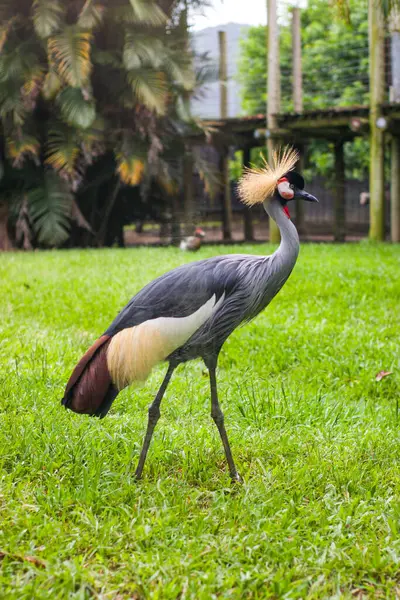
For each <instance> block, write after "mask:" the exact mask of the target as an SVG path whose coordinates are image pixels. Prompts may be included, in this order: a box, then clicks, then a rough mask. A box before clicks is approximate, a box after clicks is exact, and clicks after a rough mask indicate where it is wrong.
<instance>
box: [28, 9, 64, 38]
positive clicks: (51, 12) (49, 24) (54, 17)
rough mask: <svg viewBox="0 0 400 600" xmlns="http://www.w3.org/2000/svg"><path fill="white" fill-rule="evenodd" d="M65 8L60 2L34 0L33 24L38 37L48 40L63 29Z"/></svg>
mask: <svg viewBox="0 0 400 600" xmlns="http://www.w3.org/2000/svg"><path fill="white" fill-rule="evenodd" d="M63 19H64V8H63V6H62V4H61V3H60V2H59V0H34V2H33V24H34V27H35V31H36V33H37V35H38V36H39V37H40V38H42V39H47V38H48V37H50V36H51V35H54V34H55V33H56V32H57V31H59V29H60V28H61V25H62V22H63Z"/></svg>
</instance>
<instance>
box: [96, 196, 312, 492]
mask: <svg viewBox="0 0 400 600" xmlns="http://www.w3.org/2000/svg"><path fill="white" fill-rule="evenodd" d="M310 198H311V197H310ZM264 207H265V210H266V211H267V213H268V214H269V215H270V217H271V218H272V219H274V221H276V223H277V224H278V226H279V229H280V232H281V244H280V246H279V248H278V249H277V250H276V252H274V254H272V255H271V256H252V255H242V254H232V255H227V256H218V257H214V258H209V259H207V260H201V261H198V262H195V263H191V264H189V265H184V266H182V267H178V268H177V269H174V270H173V271H170V272H169V273H166V274H165V275H162V276H161V277H159V278H158V279H156V280H155V281H153V282H152V283H150V284H148V285H147V286H146V287H144V288H143V289H142V290H141V291H140V292H139V293H138V294H136V296H134V297H133V298H132V300H131V301H130V302H129V304H128V305H127V306H126V308H125V309H124V310H123V311H122V312H121V313H120V314H119V315H118V317H117V318H116V319H115V320H114V322H113V323H112V324H111V326H110V327H109V329H108V330H107V331H106V335H110V336H114V335H116V334H117V333H118V332H119V331H121V330H123V329H125V328H128V327H134V326H136V325H140V324H141V323H143V322H145V321H148V320H151V319H157V318H160V317H167V318H168V317H187V316H188V315H190V314H193V313H195V311H197V310H198V309H199V308H200V307H201V306H203V305H204V304H205V303H206V302H208V301H209V300H210V298H212V297H213V296H215V298H216V301H217V303H216V306H217V309H216V310H215V312H214V313H213V314H212V316H211V317H210V318H209V319H208V320H207V321H206V322H205V323H204V324H203V325H202V326H201V327H200V328H199V329H198V330H197V331H196V332H195V333H194V334H193V335H192V336H191V337H190V338H189V339H188V340H187V342H186V343H185V344H184V345H183V346H181V347H180V348H178V349H177V350H175V351H174V352H173V353H172V354H171V355H170V356H169V357H168V361H169V368H168V371H167V374H166V376H165V378H164V381H163V383H162V385H161V388H160V390H159V391H158V394H157V396H156V398H155V400H154V402H153V403H152V404H151V406H150V408H149V420H148V425H147V432H146V436H145V439H144V443H143V448H142V451H141V454H140V458H139V464H138V467H137V469H136V473H135V474H136V477H137V478H140V477H141V475H142V471H143V467H144V464H145V460H146V456H147V452H148V449H149V446H150V441H151V438H152V435H153V431H154V428H155V426H156V424H157V421H158V419H159V418H160V404H161V400H162V398H163V396H164V393H165V390H166V389H167V386H168V384H169V381H170V379H171V376H172V373H173V371H174V369H175V368H176V366H177V365H178V364H179V363H182V362H185V361H188V360H191V359H194V358H197V357H201V358H203V359H204V362H205V364H206V366H207V367H208V370H209V372H210V384H211V416H212V418H213V420H214V422H215V424H216V425H217V427H218V431H219V433H220V436H221V440H222V443H223V446H224V450H225V456H226V459H227V462H228V465H229V471H230V475H231V478H232V480H234V481H241V478H240V475H239V474H238V472H237V470H236V466H235V463H234V460H233V457H232V452H231V449H230V445H229V441H228V436H227V433H226V430H225V425H224V416H223V413H222V411H221V408H220V406H219V402H218V394H217V381H216V367H217V361H218V355H219V352H220V350H221V347H222V345H223V344H224V342H225V340H226V339H227V338H228V337H229V335H230V334H231V333H232V332H233V331H234V330H235V329H236V328H237V327H238V326H239V325H240V324H242V323H244V322H247V321H249V320H251V319H253V318H254V317H255V316H256V315H257V314H258V313H259V312H261V311H262V310H263V309H264V308H265V307H266V306H267V305H268V304H269V303H270V302H271V300H272V299H273V298H274V296H275V295H276V294H277V293H278V292H279V290H280V289H281V288H282V286H283V285H284V283H285V282H286V280H287V278H288V277H289V275H290V273H291V272H292V269H293V267H294V265H295V263H296V260H297V256H298V253H299V237H298V234H297V230H296V228H295V226H294V225H293V223H292V222H291V221H290V219H289V218H288V217H287V216H286V215H285V213H284V211H283V205H282V201H281V200H280V198H279V196H278V194H277V195H276V197H274V198H272V199H271V200H270V201H269V202H268V203H267V202H265V203H264ZM108 408H109V406H106V407H105V411H107V410H108ZM102 416H104V413H103V414H102Z"/></svg>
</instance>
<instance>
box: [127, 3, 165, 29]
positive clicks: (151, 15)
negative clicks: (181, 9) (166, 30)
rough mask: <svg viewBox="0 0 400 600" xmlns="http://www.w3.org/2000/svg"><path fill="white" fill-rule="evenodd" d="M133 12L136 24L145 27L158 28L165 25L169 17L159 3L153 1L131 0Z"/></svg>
mask: <svg viewBox="0 0 400 600" xmlns="http://www.w3.org/2000/svg"><path fill="white" fill-rule="evenodd" d="M129 1H130V3H131V7H132V10H133V18H134V22H135V23H141V24H143V25H152V26H153V27H157V26H160V25H165V23H166V22H167V15H166V14H165V13H164V11H163V10H162V9H161V8H160V6H159V5H158V4H157V2H152V1H151V0H129Z"/></svg>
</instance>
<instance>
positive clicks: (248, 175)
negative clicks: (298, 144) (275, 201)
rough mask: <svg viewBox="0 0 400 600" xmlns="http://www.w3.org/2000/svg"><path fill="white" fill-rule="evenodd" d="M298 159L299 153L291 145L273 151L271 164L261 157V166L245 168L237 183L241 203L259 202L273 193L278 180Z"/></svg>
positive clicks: (248, 204) (291, 168)
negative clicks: (262, 162) (262, 163)
mask: <svg viewBox="0 0 400 600" xmlns="http://www.w3.org/2000/svg"><path fill="white" fill-rule="evenodd" d="M298 160H299V153H298V151H297V150H295V148H293V147H292V146H285V147H284V148H280V149H278V150H276V151H274V153H273V155H272V164H271V165H270V164H268V163H267V161H266V160H265V158H264V157H263V161H264V165H263V166H262V167H250V168H246V170H245V172H244V173H243V175H242V177H241V178H240V180H239V183H238V194H239V198H240V200H241V201H242V202H243V204H246V205H247V206H253V205H254V204H261V203H262V202H264V200H266V199H267V198H270V197H271V196H273V195H274V192H275V190H276V187H277V185H278V181H279V180H280V179H281V178H282V177H283V176H284V175H285V174H286V173H288V172H289V171H293V169H294V167H295V164H296V163H297V161H298Z"/></svg>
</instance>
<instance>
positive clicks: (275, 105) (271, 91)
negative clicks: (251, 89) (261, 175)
mask: <svg viewBox="0 0 400 600" xmlns="http://www.w3.org/2000/svg"><path fill="white" fill-rule="evenodd" d="M267 20H268V81H267V127H268V129H269V130H270V131H271V132H273V131H274V130H275V129H276V128H277V121H276V115H277V114H278V113H279V110H280V104H281V102H280V101H281V94H280V65H279V29H278V16H277V3H276V0H267ZM275 144H276V145H279V143H278V141H277V142H274V141H273V140H272V139H271V137H269V138H268V141H267V149H268V160H269V162H270V163H271V162H272V156H273V153H274V149H275ZM280 237H281V236H280V233H279V229H278V226H277V224H276V223H275V221H273V220H272V219H269V241H270V242H274V243H277V242H279V241H280Z"/></svg>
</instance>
